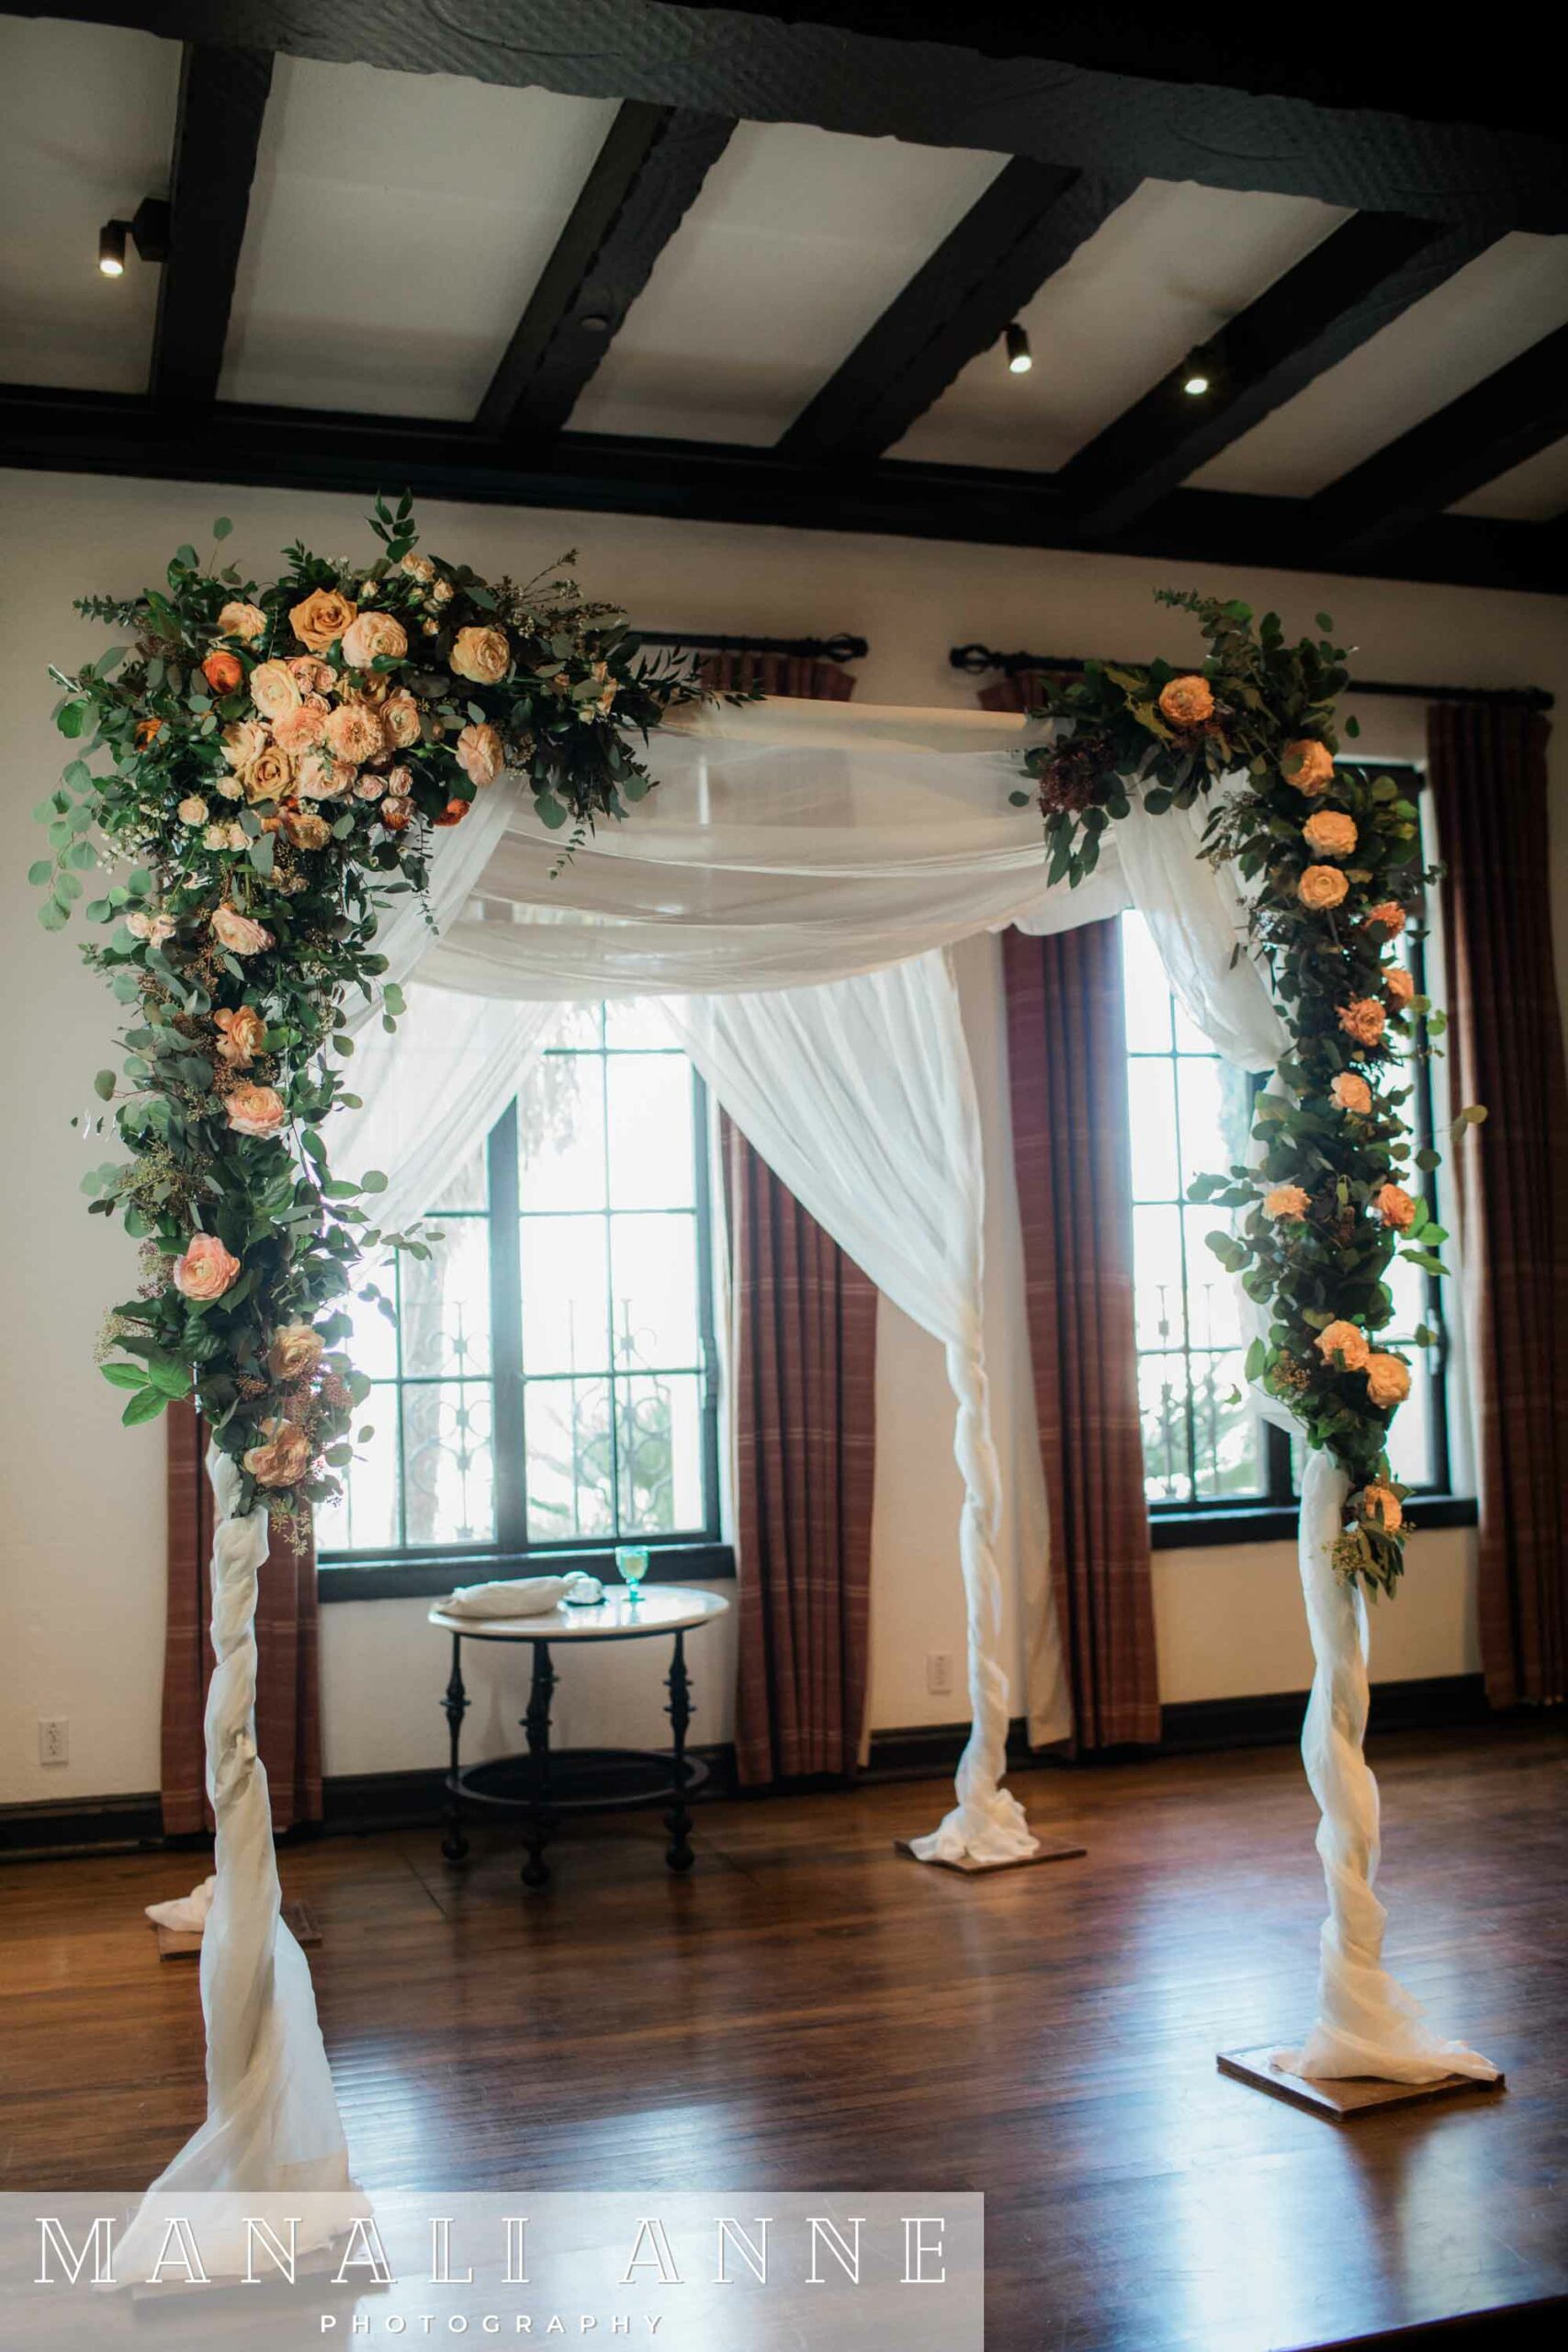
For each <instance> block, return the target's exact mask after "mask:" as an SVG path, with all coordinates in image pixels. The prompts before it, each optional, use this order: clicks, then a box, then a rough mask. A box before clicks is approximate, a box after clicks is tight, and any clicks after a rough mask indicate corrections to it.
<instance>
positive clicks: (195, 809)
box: [175, 792, 212, 825]
mask: <svg viewBox="0 0 1568 2352" xmlns="http://www.w3.org/2000/svg"><path fill="white" fill-rule="evenodd" d="M211 814H212V811H211V810H210V809H209V807H208V805H207V803H206V801H205V800H204V799H203V798H202V797H201V795H200V793H199V792H192V793H189V794H187V795H186V798H185V799H184V800H182V801H181V802H180V805H179V807H178V808H177V809H175V816H176V817H177V818H178V819H179V820H180V822H181V824H182V825H205V824H206V822H207V820H208V818H209V816H210V815H211Z"/></svg>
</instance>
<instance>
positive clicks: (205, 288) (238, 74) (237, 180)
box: [148, 45, 272, 405]
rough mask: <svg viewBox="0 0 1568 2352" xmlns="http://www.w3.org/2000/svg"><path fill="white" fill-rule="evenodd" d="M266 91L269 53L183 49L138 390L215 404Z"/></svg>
mask: <svg viewBox="0 0 1568 2352" xmlns="http://www.w3.org/2000/svg"><path fill="white" fill-rule="evenodd" d="M271 87H272V52H271V51H270V50H256V49H208V48H197V47H195V46H192V45H187V47H186V51H185V55H184V58H183V59H182V61H181V64H180V94H179V103H178V107H177V108H176V111H175V149H174V158H173V162H172V164H171V166H170V180H169V256H168V259H167V260H166V261H165V262H164V265H163V277H162V280H161V282H160V285H159V288H158V311H157V320H156V323H155V324H154V327H153V330H152V369H151V373H150V376H149V379H148V389H149V390H150V391H151V393H152V397H153V399H154V400H157V401H165V402H171V403H172V402H181V403H196V404H198V405H199V404H200V403H202V402H205V401H213V400H216V398H217V397H218V379H219V377H220V374H221V373H222V368H223V349H224V345H225V344H226V343H227V341H228V336H229V313H230V311H231V309H232V307H233V301H234V280H235V277H236V274H237V272H238V270H239V266H240V249H241V247H242V246H243V243H244V241H245V221H246V218H247V216H248V214H249V211H250V204H251V182H252V181H253V179H254V177H255V169H256V151H257V148H258V146H259V145H260V142H261V133H262V122H263V119H264V118H265V114H266V101H267V94H268V92H269V91H270V89H271Z"/></svg>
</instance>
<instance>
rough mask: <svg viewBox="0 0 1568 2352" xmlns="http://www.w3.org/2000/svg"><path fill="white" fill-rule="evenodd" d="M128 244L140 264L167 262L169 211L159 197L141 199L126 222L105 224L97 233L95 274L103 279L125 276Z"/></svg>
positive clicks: (117, 221) (164, 200) (109, 221)
mask: <svg viewBox="0 0 1568 2352" xmlns="http://www.w3.org/2000/svg"><path fill="white" fill-rule="evenodd" d="M128 242H129V243H130V244H133V245H134V246H135V247H136V250H137V252H138V254H140V255H141V259H142V260H143V261H151V262H159V261H167V260H168V258H169V207H168V202H167V199H166V198H164V197H161V196H144V197H143V198H142V199H141V203H140V204H139V205H138V206H137V208H136V210H135V212H134V213H133V214H132V215H131V217H130V220H106V221H105V222H104V225H103V227H102V228H101V229H100V230H99V231H98V271H99V275H100V276H101V277H124V276H125V253H126V245H127V243H128Z"/></svg>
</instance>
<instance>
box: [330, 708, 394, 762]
mask: <svg viewBox="0 0 1568 2352" xmlns="http://www.w3.org/2000/svg"><path fill="white" fill-rule="evenodd" d="M386 748H387V738H386V734H385V731H384V730H383V729H382V726H381V721H380V719H379V718H378V716H377V714H376V712H375V711H373V710H372V709H371V708H370V707H369V705H368V704H367V703H357V702H350V703H343V704H340V705H339V707H338V708H337V709H336V710H334V711H333V712H332V713H331V714H330V715H329V717H328V719H327V749H328V750H329V751H330V752H332V754H333V758H334V759H339V760H342V761H344V763H346V764H347V765H348V766H350V767H362V766H363V765H364V763H365V762H366V761H367V760H373V759H375V758H376V757H377V755H378V753H379V752H384V751H385V750H386Z"/></svg>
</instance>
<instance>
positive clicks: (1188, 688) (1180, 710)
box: [1159, 677, 1214, 727]
mask: <svg viewBox="0 0 1568 2352" xmlns="http://www.w3.org/2000/svg"><path fill="white" fill-rule="evenodd" d="M1159 707H1160V709H1161V711H1162V712H1163V713H1164V715H1165V717H1166V718H1168V719H1169V720H1170V722H1171V724H1172V726H1173V727H1201V726H1202V724H1203V721H1204V720H1205V719H1206V718H1213V715H1214V691H1213V687H1212V686H1211V685H1210V684H1209V681H1208V679H1207V678H1199V677H1187V678H1172V679H1170V680H1169V681H1168V683H1167V684H1165V685H1163V686H1162V687H1161V688H1160V696H1159Z"/></svg>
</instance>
